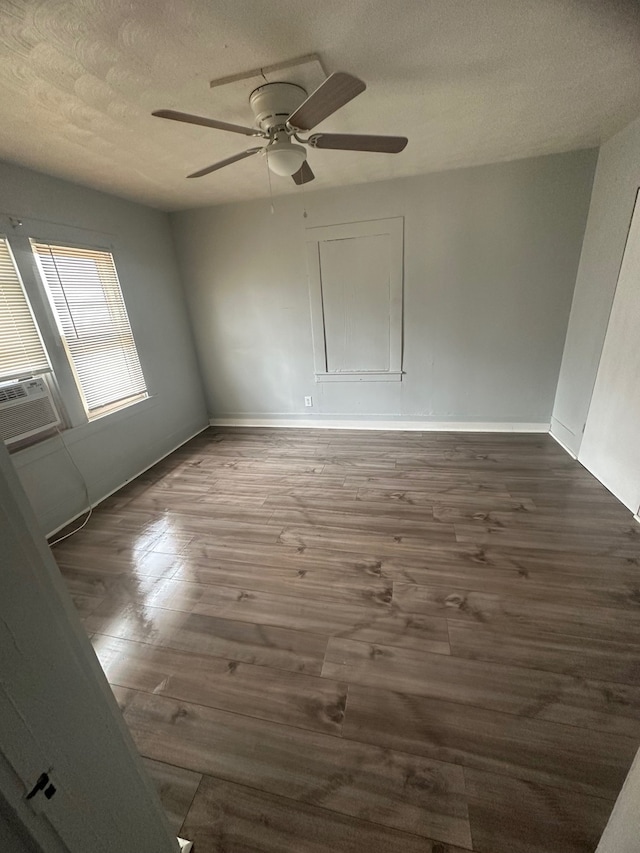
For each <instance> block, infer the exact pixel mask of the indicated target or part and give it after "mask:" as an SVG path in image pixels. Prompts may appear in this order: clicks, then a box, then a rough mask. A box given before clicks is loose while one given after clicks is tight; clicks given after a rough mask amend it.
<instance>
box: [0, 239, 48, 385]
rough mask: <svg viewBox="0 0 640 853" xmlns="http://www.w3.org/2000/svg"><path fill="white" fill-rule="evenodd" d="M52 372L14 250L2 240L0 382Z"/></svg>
mask: <svg viewBox="0 0 640 853" xmlns="http://www.w3.org/2000/svg"><path fill="white" fill-rule="evenodd" d="M50 370H51V366H50V365H49V359H48V358H47V354H46V352H45V349H44V346H43V344H42V340H41V338H40V332H39V331H38V327H37V326H36V323H35V320H34V318H33V314H32V313H31V307H30V305H29V302H28V300H27V296H26V294H25V292H24V288H23V287H22V282H21V281H20V276H19V275H18V271H17V268H16V265H15V262H14V260H13V255H12V254H11V249H10V247H9V244H8V242H7V240H6V239H5V238H4V237H0V381H2V380H5V379H17V378H19V377H22V376H30V375H32V374H36V373H46V372H48V371H50Z"/></svg>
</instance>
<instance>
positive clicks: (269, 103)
mask: <svg viewBox="0 0 640 853" xmlns="http://www.w3.org/2000/svg"><path fill="white" fill-rule="evenodd" d="M366 88H367V87H366V85H365V84H364V83H363V82H362V80H359V79H358V78H357V77H353V76H352V75H351V74H347V73H345V72H344V71H338V72H336V73H335V74H331V75H330V76H329V77H327V79H326V80H325V81H324V82H323V83H321V84H320V86H318V88H317V89H316V90H315V92H312V94H311V95H309V96H308V97H307V93H306V91H305V90H304V89H303V88H302V86H297V85H296V84H295V83H265V84H264V85H263V86H259V87H258V88H257V89H254V91H253V92H252V93H251V95H250V97H249V104H250V106H251V110H252V112H253V114H254V116H255V121H256V126H255V127H243V126H242V125H238V124H228V123H227V122H224V121H217V120H216V119H212V118H205V117H203V116H194V115H189V114H188V113H180V112H176V111H175V110H157V111H156V112H154V113H152V115H154V116H157V117H158V118H168V119H171V120H172V121H183V122H186V123H187V124H199V125H202V126H203V127H213V128H215V129H217V130H227V131H230V132H231V133H241V134H243V135H244V136H256V137H259V138H261V139H266V140H267V144H266V145H260V146H257V147H255V148H248V149H247V150H246V151H242V152H240V153H239V154H234V155H233V156H232V157H227V158H226V160H220V161H219V162H218V163H214V164H213V165H212V166H207V167H206V168H205V169H200V170H199V171H198V172H194V173H193V174H191V175H187V177H188V178H201V177H202V176H203V175H209V174H210V173H211V172H215V171H217V170H218V169H222V168H223V167H224V166H230V165H231V163H236V162H237V161H238V160H244V159H245V158H246V157H251V156H253V155H254V154H260V153H261V154H264V155H265V156H266V158H267V164H268V166H269V169H271V171H272V172H274V173H275V174H276V175H283V176H288V175H291V177H292V178H293V180H294V182H295V183H296V184H298V185H299V184H307V183H309V181H312V180H313V179H314V178H315V175H314V174H313V172H312V171H311V167H310V166H309V164H308V163H307V151H306V149H305V148H304V147H303V146H304V145H308V146H310V147H311V148H331V149H336V150H340V151H380V152H383V153H387V154H397V153H398V152H400V151H402V150H403V149H404V147H405V146H406V144H407V141H408V140H407V138H406V137H404V136H367V135H364V134H349V133H314V134H312V135H311V136H309V137H308V138H307V139H301V138H300V136H299V135H298V134H299V133H300V132H306V131H310V130H313V128H314V127H315V126H316V125H317V124H320V122H321V121H323V120H324V119H325V118H327V117H328V116H330V115H332V114H333V113H334V112H336V110H339V109H340V107H343V106H344V105H345V104H347V103H348V102H349V101H351V100H352V99H353V98H355V97H356V95H359V94H361V93H362V92H364V90H365V89H366ZM292 139H295V140H296V141H297V142H299V143H302V144H301V145H296V144H295V143H294V142H293V141H292Z"/></svg>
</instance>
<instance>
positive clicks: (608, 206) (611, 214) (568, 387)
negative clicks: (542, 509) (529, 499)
mask: <svg viewBox="0 0 640 853" xmlns="http://www.w3.org/2000/svg"><path fill="white" fill-rule="evenodd" d="M639 185H640V119H638V120H637V121H635V122H634V123H633V124H631V125H629V126H628V127H627V128H625V129H624V130H623V131H621V132H620V133H618V134H616V135H615V136H614V137H612V138H611V139H610V140H608V141H607V142H605V143H604V145H603V146H602V147H601V149H600V154H599V157H598V166H597V170H596V175H595V180H594V184H593V195H592V199H591V207H590V209H589V218H588V220H587V228H586V232H585V237H584V245H583V248H582V255H581V258H580V266H579V269H578V276H577V281H576V289H575V294H574V297H573V305H572V307H571V316H570V320H569V328H568V330H567V340H566V345H565V349H564V355H563V358H562V368H561V371H560V378H559V381H558V391H557V394H556V400H555V405H554V408H553V420H552V431H553V433H554V435H556V436H557V437H558V438H559V439H560V440H561V441H562V442H563V443H564V444H565V445H566V446H567V447H568V448H569V449H570V450H571V451H572V452H573V453H574V454H575V455H576V456H577V455H578V452H579V450H580V444H581V441H582V434H583V430H584V427H585V424H586V421H587V413H588V411H589V404H590V401H591V394H592V391H593V386H594V383H595V379H596V373H597V370H598V362H599V360H600V354H601V352H602V344H603V342H604V337H605V333H606V330H607V324H608V321H609V313H610V311H611V305H612V302H613V296H614V293H615V288H616V282H617V279H618V272H619V269H620V263H621V261H622V255H623V252H624V245H625V241H626V237H627V231H628V229H629V222H630V220H631V214H632V212H633V205H634V201H635V197H636V192H637V191H638V186H639Z"/></svg>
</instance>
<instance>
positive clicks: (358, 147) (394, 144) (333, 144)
mask: <svg viewBox="0 0 640 853" xmlns="http://www.w3.org/2000/svg"><path fill="white" fill-rule="evenodd" d="M408 141H409V140H408V139H407V137H406V136H368V135H366V134H359V133H314V134H313V136H310V137H309V139H307V140H306V142H307V145H310V146H311V147H312V148H334V149H337V150H340V151H380V152H382V153H386V154H397V153H398V152H400V151H402V150H403V149H404V148H405V147H406V145H407V142H408Z"/></svg>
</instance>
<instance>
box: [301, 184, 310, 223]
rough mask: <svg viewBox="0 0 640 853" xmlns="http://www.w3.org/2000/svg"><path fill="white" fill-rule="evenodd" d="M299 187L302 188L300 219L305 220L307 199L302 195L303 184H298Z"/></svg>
mask: <svg viewBox="0 0 640 853" xmlns="http://www.w3.org/2000/svg"><path fill="white" fill-rule="evenodd" d="M300 186H301V187H302V218H303V219H306V218H307V215H308V214H307V199H306V198H305V195H304V184H300Z"/></svg>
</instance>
